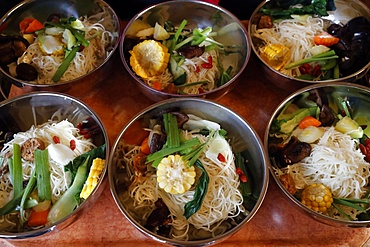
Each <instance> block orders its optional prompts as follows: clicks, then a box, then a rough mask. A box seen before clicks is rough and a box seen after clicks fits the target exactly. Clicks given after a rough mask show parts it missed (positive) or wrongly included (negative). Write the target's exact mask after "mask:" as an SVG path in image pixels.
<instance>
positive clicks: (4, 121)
mask: <svg viewBox="0 0 370 247" xmlns="http://www.w3.org/2000/svg"><path fill="white" fill-rule="evenodd" d="M57 111H60V114H61V115H60V116H61V117H62V118H64V119H68V120H69V121H70V122H72V123H73V124H74V125H75V126H77V125H78V124H79V123H81V121H82V120H86V119H87V118H91V119H92V120H93V121H94V122H95V123H96V125H97V127H98V128H97V132H96V134H94V135H93V136H92V138H93V143H94V144H95V145H96V146H101V145H103V144H106V151H105V156H106V160H107V159H108V155H109V139H108V135H107V132H106V129H105V127H104V125H103V123H102V121H101V120H100V118H99V116H98V115H97V114H96V113H95V112H94V111H93V110H92V109H91V108H90V107H89V106H87V105H86V104H85V103H83V102H82V101H80V100H78V99H76V98H74V97H72V96H68V95H65V94H62V93H56V92H33V93H29V94H25V95H22V96H18V97H15V98H11V99H8V100H5V101H2V102H1V103H0V133H2V134H1V135H2V137H3V134H4V133H6V132H7V131H9V130H10V131H12V130H14V129H19V130H20V131H26V130H29V129H30V127H31V126H32V125H39V124H42V123H45V122H47V121H48V120H49V119H50V117H51V116H52V115H53V114H54V113H56V112H57ZM106 171H107V163H106V164H105V166H104V169H103V171H102V173H101V176H100V179H99V180H98V184H97V186H96V188H95V189H94V190H93V191H92V193H91V194H90V196H89V197H88V199H86V200H85V201H84V202H83V203H82V204H81V205H80V206H79V207H78V208H77V209H76V210H75V211H73V213H71V214H70V215H69V216H67V217H66V218H64V219H61V220H59V221H58V222H56V223H55V224H52V225H48V226H45V227H42V228H40V229H37V230H32V231H23V232H19V233H11V232H6V231H0V238H3V239H9V240H17V239H27V238H32V237H37V236H41V235H43V234H46V233H53V232H57V231H60V230H62V229H64V228H65V227H67V226H69V225H71V224H72V223H74V222H75V221H76V220H78V219H79V217H80V216H82V215H83V214H84V213H85V212H87V211H88V210H90V208H91V207H92V205H93V204H94V203H95V201H96V200H97V198H98V197H99V196H100V194H101V193H102V191H103V189H104V187H105V185H106V180H105V179H104V177H105V174H106Z"/></svg>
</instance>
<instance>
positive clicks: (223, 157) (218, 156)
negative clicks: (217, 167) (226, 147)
mask: <svg viewBox="0 0 370 247" xmlns="http://www.w3.org/2000/svg"><path fill="white" fill-rule="evenodd" d="M217 159H218V160H219V161H221V162H226V158H225V156H223V154H222V153H218V155H217Z"/></svg>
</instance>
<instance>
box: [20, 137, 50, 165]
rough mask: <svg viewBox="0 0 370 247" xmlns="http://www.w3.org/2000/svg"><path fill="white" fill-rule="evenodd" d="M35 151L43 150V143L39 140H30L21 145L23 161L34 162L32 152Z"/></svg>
mask: <svg viewBox="0 0 370 247" xmlns="http://www.w3.org/2000/svg"><path fill="white" fill-rule="evenodd" d="M36 149H41V150H44V149H45V143H44V142H43V141H42V140H40V139H39V138H30V139H28V140H27V141H25V142H24V143H23V144H22V147H21V155H22V158H23V159H25V160H29V161H33V160H34V158H35V157H34V151H35V150H36Z"/></svg>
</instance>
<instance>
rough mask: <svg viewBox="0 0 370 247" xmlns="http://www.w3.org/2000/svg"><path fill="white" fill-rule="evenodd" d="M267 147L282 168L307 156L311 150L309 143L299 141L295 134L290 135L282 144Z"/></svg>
mask: <svg viewBox="0 0 370 247" xmlns="http://www.w3.org/2000/svg"><path fill="white" fill-rule="evenodd" d="M269 148H270V150H271V153H273V157H274V160H275V163H276V165H277V166H278V167H279V168H284V167H286V166H288V165H292V164H295V163H297V162H299V161H301V160H302V159H304V158H305V157H307V156H309V155H310V153H311V150H312V148H311V145H310V144H308V143H306V142H301V141H299V140H298V139H297V138H296V137H295V136H292V138H291V139H290V140H289V142H288V143H287V144H286V145H284V146H281V145H279V144H277V145H274V146H270V147H269Z"/></svg>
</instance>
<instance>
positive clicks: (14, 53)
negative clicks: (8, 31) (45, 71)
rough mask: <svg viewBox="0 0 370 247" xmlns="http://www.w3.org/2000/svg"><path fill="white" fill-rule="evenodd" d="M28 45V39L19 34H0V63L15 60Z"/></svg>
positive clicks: (2, 64)
mask: <svg viewBox="0 0 370 247" xmlns="http://www.w3.org/2000/svg"><path fill="white" fill-rule="evenodd" d="M28 46H29V43H28V41H27V40H26V39H25V38H23V37H22V36H19V35H0V65H1V66H5V65H8V64H10V63H12V62H15V61H17V58H18V57H20V56H22V54H23V53H24V52H25V51H26V49H27V47H28Z"/></svg>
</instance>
